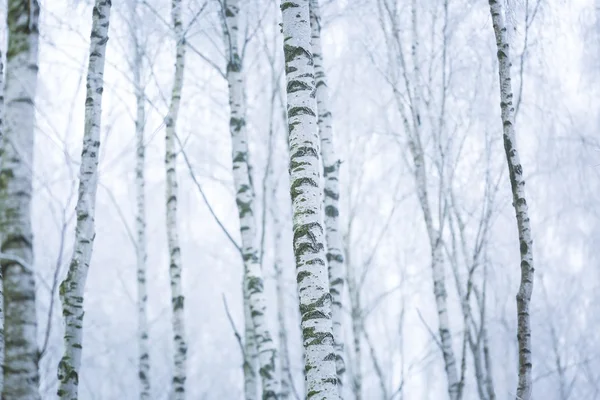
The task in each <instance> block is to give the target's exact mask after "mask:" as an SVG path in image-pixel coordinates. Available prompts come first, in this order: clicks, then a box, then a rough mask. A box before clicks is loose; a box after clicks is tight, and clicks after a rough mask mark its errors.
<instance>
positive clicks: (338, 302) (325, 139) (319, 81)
mask: <svg viewBox="0 0 600 400" xmlns="http://www.w3.org/2000/svg"><path fill="white" fill-rule="evenodd" d="M310 10H311V13H310V22H311V29H312V50H313V60H314V69H315V80H316V88H317V109H318V122H317V123H318V126H319V134H320V138H321V157H322V159H323V170H324V178H325V190H324V204H325V230H326V240H327V263H328V267H329V291H330V293H331V301H332V306H331V313H332V322H333V339H334V347H335V359H336V371H337V379H338V391H339V392H340V395H341V394H342V385H343V376H344V372H345V371H346V366H345V363H344V338H343V329H342V293H343V290H344V253H343V252H342V236H341V233H340V227H339V222H338V221H339V218H338V217H339V205H338V204H339V198H340V190H339V175H340V164H341V162H340V160H339V158H338V157H337V153H336V151H335V146H334V137H333V118H332V114H331V105H330V101H329V88H328V87H327V77H326V75H325V67H324V65H323V49H322V46H321V13H320V10H319V0H310Z"/></svg>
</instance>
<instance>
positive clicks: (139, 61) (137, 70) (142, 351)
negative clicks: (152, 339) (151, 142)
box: [128, 0, 150, 400]
mask: <svg viewBox="0 0 600 400" xmlns="http://www.w3.org/2000/svg"><path fill="white" fill-rule="evenodd" d="M138 6H139V1H138V0H133V1H132V2H131V3H130V7H131V11H130V12H131V18H130V20H129V21H128V22H129V30H130V35H131V41H132V47H133V49H132V50H133V60H132V62H131V70H132V73H133V89H134V92H135V103H136V114H135V138H136V158H135V189H136V209H137V215H136V219H135V221H136V246H135V250H136V265H137V307H138V310H137V312H138V340H139V342H138V347H139V354H138V378H139V380H140V400H147V399H149V398H150V352H149V347H148V316H147V310H146V309H147V305H146V303H147V301H148V295H147V293H148V291H147V287H146V259H147V257H148V255H147V249H146V195H145V184H146V180H145V177H144V175H145V174H144V169H145V153H146V148H145V144H144V129H145V124H146V110H145V101H146V99H145V93H144V84H143V82H142V73H143V68H144V65H143V64H144V47H143V43H142V38H143V36H142V26H143V25H142V21H141V18H140V16H139V9H138Z"/></svg>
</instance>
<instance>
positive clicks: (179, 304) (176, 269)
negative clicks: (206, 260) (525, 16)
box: [165, 0, 187, 400]
mask: <svg viewBox="0 0 600 400" xmlns="http://www.w3.org/2000/svg"><path fill="white" fill-rule="evenodd" d="M181 8H182V4H181V0H172V2H171V18H172V22H173V31H174V33H175V39H176V41H177V42H176V45H175V76H174V79H173V89H172V91H171V103H170V104H169V114H168V115H167V118H166V120H165V126H166V135H165V168H166V173H167V183H166V209H167V210H166V211H167V212H166V213H167V242H168V247H169V275H170V279H171V307H172V312H173V315H172V321H173V352H174V354H173V379H172V383H171V391H170V395H169V398H170V400H184V399H185V380H186V362H187V356H186V354H187V343H186V336H185V325H184V313H183V311H184V297H183V287H182V284H181V271H182V267H181V248H180V246H179V231H178V226H177V188H178V184H177V150H176V148H175V141H176V137H175V136H176V135H177V131H176V125H177V116H178V115H179V105H180V103H181V91H182V88H183V72H184V68H185V37H184V32H183V21H182V16H181V11H182V10H181Z"/></svg>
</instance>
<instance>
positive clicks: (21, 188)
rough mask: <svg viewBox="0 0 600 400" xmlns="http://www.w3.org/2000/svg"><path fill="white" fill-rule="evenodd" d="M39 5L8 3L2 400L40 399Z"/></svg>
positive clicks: (21, 0) (27, 0)
mask: <svg viewBox="0 0 600 400" xmlns="http://www.w3.org/2000/svg"><path fill="white" fill-rule="evenodd" d="M39 14H40V5H39V3H38V1H37V0H9V1H8V13H7V18H8V20H7V25H8V51H7V53H6V87H5V95H6V105H5V107H6V108H5V120H6V124H5V126H4V135H3V138H2V139H3V140H2V152H3V153H2V167H1V170H0V204H1V214H0V216H1V220H0V223H1V226H0V237H1V242H0V247H1V251H2V253H4V254H5V255H7V256H12V257H17V258H18V259H19V260H22V261H21V262H16V260H14V259H13V260H9V259H8V258H3V260H2V275H3V278H4V280H3V289H4V323H5V325H4V327H5V331H4V341H5V348H4V357H5V358H4V363H3V366H4V387H3V391H2V398H3V399H25V398H26V399H32V400H35V399H39V398H40V396H39V393H38V386H39V373H38V361H39V353H38V347H37V319H36V310H35V279H34V260H33V233H32V230H31V197H32V179H33V171H32V168H33V143H34V129H35V95H36V89H37V72H38V40H39V30H38V23H39Z"/></svg>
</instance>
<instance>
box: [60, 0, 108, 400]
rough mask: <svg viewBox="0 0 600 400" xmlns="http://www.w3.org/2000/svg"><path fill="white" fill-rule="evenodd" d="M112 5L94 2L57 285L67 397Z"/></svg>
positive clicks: (88, 252)
mask: <svg viewBox="0 0 600 400" xmlns="http://www.w3.org/2000/svg"><path fill="white" fill-rule="evenodd" d="M110 7H111V2H110V0H96V3H95V5H94V11H93V17H92V33H91V43H90V58H89V65H88V75H87V94H86V100H85V129H84V134H83V150H82V152H81V167H80V172H79V176H80V181H79V197H78V199H77V207H76V212H77V227H76V229H75V244H74V246H73V257H72V258H71V263H70V265H69V272H68V273H67V277H66V278H65V280H64V281H63V282H62V283H61V285H60V290H59V292H60V297H61V301H62V308H63V316H64V318H65V335H64V354H63V357H62V359H61V360H60V363H59V364H58V380H59V387H58V392H57V394H58V397H59V398H60V399H65V400H73V399H77V398H78V389H79V372H80V367H81V352H82V345H83V327H82V325H83V324H82V321H83V314H84V311H83V295H84V291H85V283H86V279H87V274H88V270H89V266H90V261H91V258H92V251H93V244H94V238H95V236H96V232H95V224H94V216H95V208H96V190H97V188H98V156H99V152H100V123H101V117H102V89H103V87H104V63H105V59H106V57H105V56H106V43H107V42H108V24H109V18H110Z"/></svg>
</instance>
